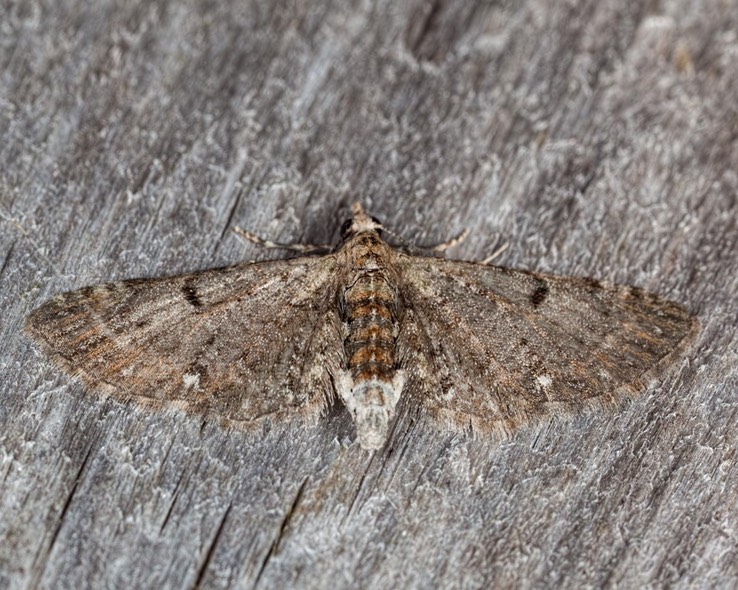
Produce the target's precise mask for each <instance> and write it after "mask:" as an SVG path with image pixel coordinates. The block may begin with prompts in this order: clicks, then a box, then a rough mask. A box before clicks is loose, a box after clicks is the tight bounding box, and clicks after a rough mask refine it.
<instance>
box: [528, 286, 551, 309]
mask: <svg viewBox="0 0 738 590" xmlns="http://www.w3.org/2000/svg"><path fill="white" fill-rule="evenodd" d="M546 297H548V284H546V283H545V282H544V281H540V282H539V283H538V284H537V285H536V288H535V289H534V290H533V293H531V294H530V303H531V305H532V306H533V307H538V306H539V305H540V304H541V303H543V302H544V301H546Z"/></svg>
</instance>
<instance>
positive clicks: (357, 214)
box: [341, 203, 382, 241]
mask: <svg viewBox="0 0 738 590" xmlns="http://www.w3.org/2000/svg"><path fill="white" fill-rule="evenodd" d="M352 213H353V217H352V218H351V219H347V220H346V221H344V222H343V225H341V239H342V240H344V241H345V240H347V239H348V238H350V237H352V236H355V235H356V234H358V233H361V232H367V231H373V232H376V233H378V234H380V235H381V233H382V222H381V221H379V219H377V218H376V217H372V216H370V215H367V213H366V211H364V208H363V207H362V206H361V204H360V203H354V206H353V209H352Z"/></svg>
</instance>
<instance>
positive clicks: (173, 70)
mask: <svg viewBox="0 0 738 590" xmlns="http://www.w3.org/2000/svg"><path fill="white" fill-rule="evenodd" d="M0 14H2V18H0V21H1V22H2V25H0V26H1V27H2V33H1V34H0V63H1V64H2V70H1V71H2V76H1V77H0V134H1V137H2V141H0V289H1V291H0V337H1V338H0V355H1V356H0V370H1V371H2V379H0V587H3V588H5V587H8V588H13V589H15V588H36V587H41V588H58V587H109V588H130V587H137V588H190V587H195V586H199V587H203V588H226V587H237V588H272V587H296V588H325V587H331V588H357V587H366V588H370V587H371V588H379V587H406V588H430V587H444V588H481V587H488V586H490V585H494V586H495V587H498V588H505V587H509V588H533V587H536V588H538V587H581V586H596V587H654V588H657V587H677V588H680V587H681V588H687V587H711V588H714V587H733V586H735V585H736V584H738V566H737V565H736V564H738V551H737V550H736V547H738V533H737V532H736V531H738V510H736V508H737V507H738V501H737V498H738V496H737V495H736V490H738V467H737V466H736V442H737V440H738V434H737V432H738V430H737V429H736V428H735V424H736V420H737V418H738V398H737V396H736V392H737V391H738V369H737V368H736V367H738V355H737V354H736V350H738V343H736V317H737V316H738V306H737V305H736V298H735V295H734V294H735V293H736V291H738V279H737V278H736V277H738V257H737V256H736V252H738V229H737V228H736V219H737V218H738V206H737V203H736V200H737V197H736V195H738V176H737V175H736V172H735V170H736V162H738V100H737V99H736V92H735V80H736V79H738V60H736V59H735V56H736V55H737V54H738V44H737V43H736V35H735V31H736V30H738V3H736V1H735V0H727V1H723V2H715V1H710V0H700V1H698V2H688V1H686V0H682V1H674V2H656V3H640V2H618V1H616V0H605V1H599V2H596V1H594V0H593V1H590V2H581V3H576V4H572V3H550V2H544V1H526V2H518V3H483V2H471V1H469V2H435V3H429V2H420V1H412V2H407V3H399V4H398V3H390V2H385V3H379V4H377V3H368V2H365V3H361V2H353V3H339V2H335V3H330V2H324V3H318V2H311V3H286V2H285V3H273V2H256V1H254V2H250V1H249V2H237V1H235V0H233V1H224V2H205V1H199V2H195V1H189V2H187V1H185V2H170V1H162V2H157V3H149V2H135V1H133V2H118V3H115V2H96V3H92V4H90V3H83V2H79V1H76V0H67V1H66V2H57V3H49V4H33V3H25V2H24V3H17V4H8V3H6V4H5V5H4V6H3V7H2V8H0ZM356 199H361V200H362V201H363V202H364V203H365V205H366V206H367V208H368V209H369V210H370V212H371V213H372V214H374V215H376V216H377V217H379V218H380V219H381V220H382V221H383V222H384V224H385V225H387V226H388V227H391V228H394V229H395V231H396V232H397V233H399V234H401V235H402V236H403V237H404V238H405V239H407V240H409V241H411V242H413V243H418V244H423V243H434V242H438V241H441V240H443V239H446V238H449V237H451V236H453V235H456V234H458V233H459V232H460V231H461V230H462V229H463V228H464V227H468V228H470V229H471V231H472V233H471V236H470V237H469V238H468V240H467V241H466V242H464V243H463V244H462V245H460V246H458V247H456V248H455V249H454V250H453V251H452V252H450V253H449V255H450V256H453V257H459V258H466V259H476V260H479V259H482V258H484V257H486V256H487V255H489V254H490V253H491V252H493V251H494V250H495V249H496V248H497V247H499V246H500V245H502V244H505V243H507V244H509V246H508V248H507V250H506V251H505V252H504V254H503V255H502V256H501V257H500V258H498V259H497V260H496V262H497V263H500V264H505V265H509V266H518V267H522V268H530V269H536V270H540V271H546V272H555V273H557V274H575V275H580V276H595V277H598V278H601V279H606V280H612V281H617V282H621V283H626V284H635V285H638V286H640V287H643V288H646V289H648V290H650V291H655V292H658V293H660V294H662V295H664V296H667V297H669V298H670V299H674V300H677V301H680V302H682V303H684V304H685V305H686V306H687V307H688V308H689V309H690V310H692V311H693V312H694V313H697V314H698V315H699V317H700V321H701V323H702V326H703V329H702V332H701V334H700V337H699V339H698V342H697V343H696V344H695V346H694V347H693V348H692V349H690V350H689V351H687V352H686V354H685V356H684V360H683V361H682V362H681V363H678V364H677V365H675V366H674V367H673V369H672V371H670V372H669V373H668V374H667V376H666V377H665V378H664V379H663V380H662V381H661V382H660V383H659V384H658V385H657V386H655V387H653V388H652V389H650V390H649V392H648V393H647V394H646V395H644V396H642V397H640V398H638V399H636V400H634V401H633V403H631V404H630V405H628V406H625V407H623V408H622V409H621V410H619V411H594V412H591V413H588V414H586V415H583V416H581V417H580V418H577V419H575V420H571V421H562V420H558V419H554V420H552V421H550V422H548V423H546V424H545V425H543V426H539V427H535V428H533V429H529V430H523V431H520V432H518V433H517V434H516V435H515V436H513V437H512V438H511V439H509V440H507V441H505V442H502V443H494V442H490V441H487V440H469V439H466V438H464V437H461V436H453V435H450V434H448V435H445V434H443V433H440V434H439V432H438V431H437V430H435V429H433V428H432V427H431V426H430V425H429V424H428V423H427V422H426V421H424V420H423V419H421V418H419V417H417V416H414V415H412V414H411V413H407V412H406V413H405V414H404V417H403V419H402V420H400V421H399V423H398V425H397V427H396V429H395V431H394V432H393V433H392V434H391V441H392V444H391V447H389V448H388V449H387V450H386V451H385V452H383V453H379V454H376V455H371V454H368V453H365V452H363V451H361V450H360V449H359V448H358V447H357V446H356V445H350V443H351V442H352V440H353V429H352V426H351V421H350V418H349V417H348V415H346V414H345V412H343V411H342V410H341V408H340V407H336V408H334V409H333V410H332V412H331V414H330V415H329V416H328V418H327V419H326V420H324V421H322V422H321V424H320V425H319V426H317V427H315V428H309V429H295V428H293V427H290V426H289V425H285V427H280V428H273V429H271V430H269V431H263V432H256V433H249V432H240V431H234V430H232V429H224V428H222V427H221V426H220V425H219V424H216V423H211V422H207V421H206V422H200V421H197V420H196V419H193V418H192V417H188V416H186V415H183V414H180V413H177V412H167V413H161V412H150V411H146V410H144V409H140V408H136V407H133V406H131V405H127V404H122V403H120V402H118V401H115V400H108V399H101V398H99V397H95V396H91V395H89V393H87V392H86V391H85V389H84V387H83V386H82V385H81V384H80V383H78V382H76V381H73V380H70V379H69V378H67V377H66V376H64V375H62V374H61V373H60V372H59V371H57V370H56V369H54V368H53V367H52V365H51V364H50V363H48V362H47V361H46V359H45V358H44V357H43V356H42V355H41V354H40V353H39V352H38V351H37V350H36V349H35V348H34V347H33V346H32V345H31V343H30V342H29V341H28V340H27V339H26V338H24V337H23V336H22V333H21V326H22V324H23V320H24V318H25V316H27V314H28V313H29V312H30V311H31V310H32V309H33V308H34V307H35V306H37V305H38V304H39V303H40V302H41V301H43V300H45V299H47V298H48V297H50V296H52V295H54V294H56V293H59V292H61V291H65V290H68V289H72V288H75V287H82V286H84V285H88V284H94V283H99V282H104V281H109V280H116V279H122V278H129V277H136V276H163V275H170V274H174V273H178V272H185V271H192V270H197V269H201V268H206V267H215V266H222V265H225V264H230V263H235V262H237V261H240V260H245V259H251V258H264V257H268V256H272V257H274V256H279V255H280V253H276V252H264V251H261V250H259V249H257V248H256V247H254V246H253V245H249V244H244V243H242V242H241V241H239V239H238V238H237V236H236V235H235V234H234V233H233V232H232V231H231V230H232V228H233V227H235V226H236V225H240V226H242V227H245V228H246V229H249V230H252V231H255V232H257V233H259V234H260V235H264V236H266V237H269V238H271V239H274V240H280V241H302V242H312V243H316V242H317V243H323V242H331V241H333V240H335V239H336V238H337V235H338V229H339V227H340V223H341V221H343V219H344V218H346V217H347V216H348V215H349V209H350V204H351V203H352V202H353V201H354V200H356ZM500 337H501V338H504V335H500Z"/></svg>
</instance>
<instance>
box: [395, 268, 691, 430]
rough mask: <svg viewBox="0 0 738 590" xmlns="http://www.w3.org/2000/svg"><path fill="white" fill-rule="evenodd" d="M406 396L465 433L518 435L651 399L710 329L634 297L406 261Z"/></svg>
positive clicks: (402, 341) (516, 274)
mask: <svg viewBox="0 0 738 590" xmlns="http://www.w3.org/2000/svg"><path fill="white" fill-rule="evenodd" d="M397 264H398V267H399V268H400V270H401V276H402V281H403V285H402V290H401V292H402V294H403V297H404V298H405V301H404V303H405V306H406V313H405V318H404V321H403V325H402V326H401V329H400V337H399V341H398V349H399V358H400V363H401V366H402V367H403V368H404V369H405V371H406V372H407V374H408V376H409V383H408V385H407V386H406V391H407V393H406V395H411V396H414V397H417V402H418V403H419V404H422V405H423V406H424V408H425V409H426V410H427V411H428V412H429V413H430V414H431V415H433V416H434V417H436V418H437V419H439V420H441V421H443V422H445V423H447V424H448V425H449V426H455V427H457V428H462V429H472V430H478V431H500V432H501V433H506V432H509V431H511V430H512V429H514V428H516V427H517V426H519V425H521V424H523V423H526V422H529V421H532V420H535V419H537V418H540V417H542V416H544V415H546V414H548V413H552V412H557V413H558V412H562V411H564V412H567V411H568V412H571V411H576V410H577V409H578V408H581V407H583V406H585V405H588V404H592V403H608V402H615V401H617V400H618V399H620V398H621V397H623V396H624V395H625V394H628V393H633V392H636V391H638V390H639V389H642V388H643V387H644V386H645V385H646V382H647V381H648V380H650V379H651V378H653V377H655V376H656V375H657V373H658V371H659V369H660V368H661V367H662V366H664V365H665V364H666V362H667V361H668V360H669V357H671V356H673V355H674V354H676V353H677V352H678V351H680V350H681V349H683V348H684V346H685V345H686V344H687V343H688V341H689V340H691V338H692V337H693V336H694V334H695V333H696V331H697V329H698V323H697V320H696V319H695V318H694V317H692V316H690V315H689V313H688V312H687V311H686V310H685V309H684V308H683V307H682V306H680V305H678V304H676V303H673V302H671V301H667V300H665V299H663V298H661V297H658V296H656V295H653V294H650V293H646V292H644V291H642V290H640V289H637V288H634V287H625V286H619V285H613V284H610V283H605V282H598V281H595V280H593V279H583V278H573V277H560V276H555V275H548V274H537V273H532V272H526V271H520V270H514V269H507V268H502V267H495V266H488V265H482V264H477V263H468V262H459V261H451V260H443V259H437V258H425V257H409V256H404V255H402V256H399V257H398V260H397Z"/></svg>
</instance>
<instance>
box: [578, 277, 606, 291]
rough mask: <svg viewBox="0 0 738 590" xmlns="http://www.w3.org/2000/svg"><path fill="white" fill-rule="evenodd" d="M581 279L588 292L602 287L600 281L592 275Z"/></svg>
mask: <svg viewBox="0 0 738 590" xmlns="http://www.w3.org/2000/svg"><path fill="white" fill-rule="evenodd" d="M581 281H582V284H583V285H584V286H585V287H586V288H587V291H588V292H589V293H594V292H595V291H599V290H601V289H602V283H600V282H599V281H598V280H597V279H593V278H592V277H583V278H582V279H581Z"/></svg>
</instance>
